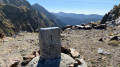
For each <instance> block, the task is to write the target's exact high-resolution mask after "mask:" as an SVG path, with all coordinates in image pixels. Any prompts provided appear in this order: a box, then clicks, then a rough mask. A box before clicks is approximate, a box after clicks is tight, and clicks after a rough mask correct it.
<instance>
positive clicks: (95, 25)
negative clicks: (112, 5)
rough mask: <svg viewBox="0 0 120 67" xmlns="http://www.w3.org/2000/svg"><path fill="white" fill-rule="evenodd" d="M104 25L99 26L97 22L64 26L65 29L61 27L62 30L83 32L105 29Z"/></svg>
mask: <svg viewBox="0 0 120 67" xmlns="http://www.w3.org/2000/svg"><path fill="white" fill-rule="evenodd" d="M106 28H107V25H106V24H99V23H97V22H90V23H88V24H80V25H75V26H72V25H66V27H63V28H62V30H63V31H65V30H71V29H83V30H91V29H106Z"/></svg>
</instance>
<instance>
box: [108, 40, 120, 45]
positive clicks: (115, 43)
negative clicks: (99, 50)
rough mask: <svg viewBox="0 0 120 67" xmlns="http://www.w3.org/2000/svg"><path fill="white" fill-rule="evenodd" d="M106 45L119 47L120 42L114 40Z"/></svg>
mask: <svg viewBox="0 0 120 67" xmlns="http://www.w3.org/2000/svg"><path fill="white" fill-rule="evenodd" d="M108 45H111V46H119V45H120V41H116V40H112V41H109V42H108Z"/></svg>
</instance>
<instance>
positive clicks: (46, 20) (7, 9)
mask: <svg viewBox="0 0 120 67" xmlns="http://www.w3.org/2000/svg"><path fill="white" fill-rule="evenodd" d="M41 10H44V9H41ZM60 24H61V25H60ZM62 25H63V26H64V25H65V24H64V23H62V22H61V21H59V20H57V19H56V18H50V17H48V16H47V15H46V14H44V13H43V12H41V11H40V10H36V8H35V6H34V7H33V6H32V5H31V4H30V3H29V2H28V1H27V0H0V33H3V34H5V35H8V36H11V35H14V34H15V33H17V32H20V31H28V32H35V31H38V30H39V28H41V27H52V26H58V27H62Z"/></svg>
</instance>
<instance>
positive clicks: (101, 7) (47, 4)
mask: <svg viewBox="0 0 120 67" xmlns="http://www.w3.org/2000/svg"><path fill="white" fill-rule="evenodd" d="M28 1H29V2H30V3H31V4H34V3H38V4H40V5H41V6H43V7H44V8H46V9H47V10H48V11H50V12H55V13H57V12H67V13H77V14H99V15H104V14H105V13H107V12H109V11H110V10H111V9H112V8H113V6H114V5H118V4H119V3H120V0H28Z"/></svg>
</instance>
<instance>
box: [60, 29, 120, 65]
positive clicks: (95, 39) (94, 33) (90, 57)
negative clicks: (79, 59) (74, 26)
mask: <svg viewBox="0 0 120 67" xmlns="http://www.w3.org/2000/svg"><path fill="white" fill-rule="evenodd" d="M113 32H114V31H113V30H71V31H70V30H69V31H64V32H63V34H64V37H63V38H62V45H63V46H66V47H69V48H75V49H77V50H78V51H79V52H80V55H81V56H83V57H84V58H85V60H86V62H87V64H88V66H89V67H120V47H119V46H117V47H115V46H110V45H108V43H106V42H100V41H99V39H100V38H102V37H105V36H108V35H109V33H113ZM98 48H100V49H102V50H105V51H107V52H109V53H110V55H101V54H99V53H98V52H97V50H98Z"/></svg>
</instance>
